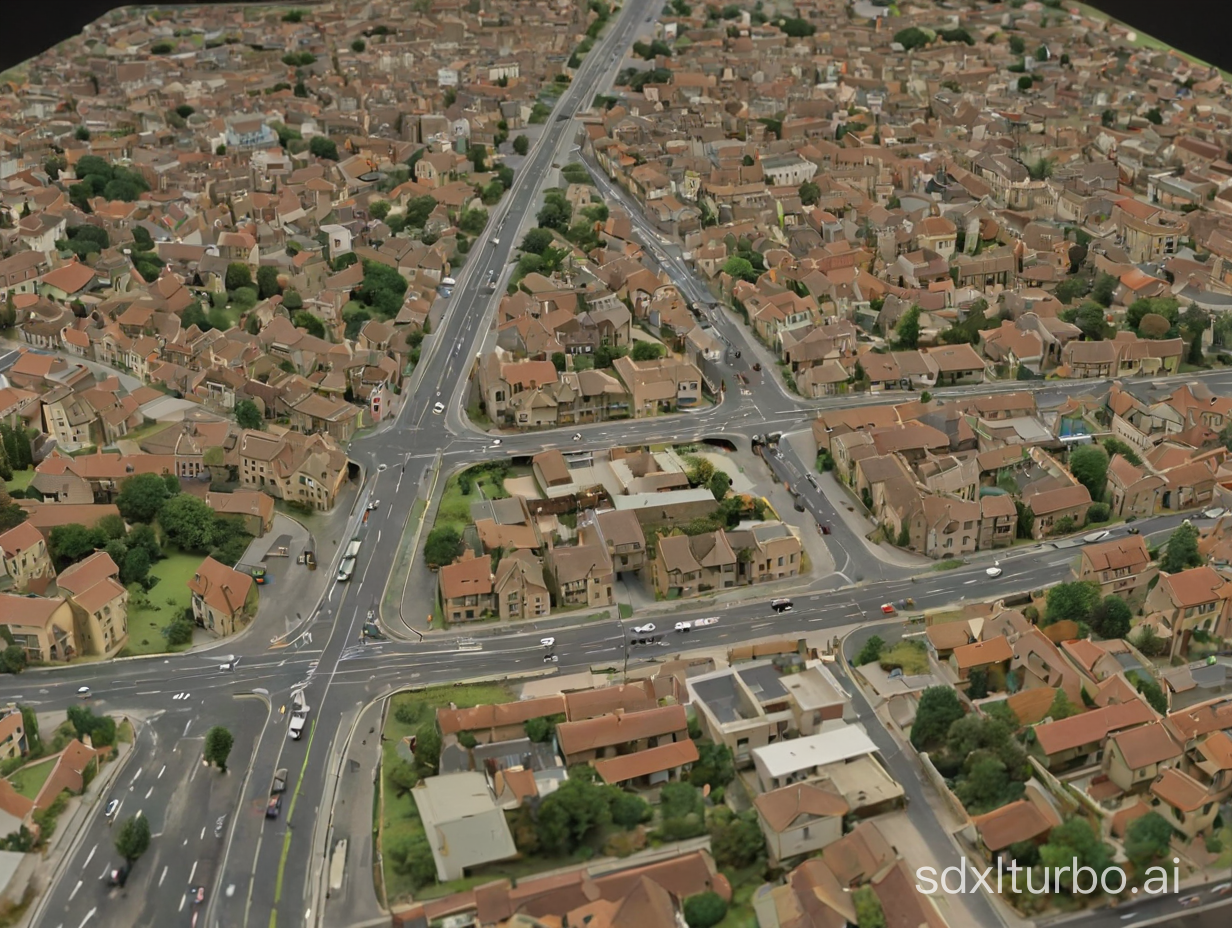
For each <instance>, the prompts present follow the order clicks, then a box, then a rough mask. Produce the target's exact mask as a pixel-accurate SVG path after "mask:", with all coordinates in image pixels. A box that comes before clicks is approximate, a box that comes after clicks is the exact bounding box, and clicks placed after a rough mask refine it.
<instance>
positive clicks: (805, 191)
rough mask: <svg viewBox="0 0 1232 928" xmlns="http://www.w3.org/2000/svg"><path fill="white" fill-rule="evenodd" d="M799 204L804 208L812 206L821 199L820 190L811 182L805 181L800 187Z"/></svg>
mask: <svg viewBox="0 0 1232 928" xmlns="http://www.w3.org/2000/svg"><path fill="white" fill-rule="evenodd" d="M797 192H798V193H799V195H800V202H801V203H803V204H804V205H805V206H813V205H814V204H816V203H817V201H818V200H820V199H821V188H820V187H818V186H817V185H816V184H815V183H813V182H812V181H811V180H806V181H805V182H804V183H802V184H801V185H800V189H799V191H797Z"/></svg>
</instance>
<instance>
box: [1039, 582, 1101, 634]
mask: <svg viewBox="0 0 1232 928" xmlns="http://www.w3.org/2000/svg"><path fill="white" fill-rule="evenodd" d="M1098 602H1099V584H1098V583H1096V582H1095V581H1094V580H1074V581H1072V582H1070V583H1058V584H1057V585H1056V586H1054V587H1052V588H1050V589H1049V590H1048V599H1047V603H1048V608H1047V610H1046V612H1045V613H1044V624H1045V625H1051V624H1052V623H1053V622H1061V621H1063V620H1066V619H1068V620H1070V621H1074V622H1087V621H1089V620H1090V618H1091V612H1092V611H1093V610H1094V609H1095V606H1096V604H1097V603H1098Z"/></svg>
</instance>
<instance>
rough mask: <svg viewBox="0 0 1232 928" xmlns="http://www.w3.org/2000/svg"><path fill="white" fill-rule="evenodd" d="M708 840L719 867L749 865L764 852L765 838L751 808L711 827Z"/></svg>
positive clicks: (736, 867) (740, 867)
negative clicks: (722, 823) (721, 823)
mask: <svg viewBox="0 0 1232 928" xmlns="http://www.w3.org/2000/svg"><path fill="white" fill-rule="evenodd" d="M710 842H711V849H712V850H713V852H714V859H715V861H716V862H717V863H718V864H719V866H720V867H733V868H735V869H742V868H744V867H750V866H752V865H753V864H754V863H756V862H757V861H758V860H759V859H760V858H761V857H763V856H764V855H765V853H766V838H765V836H764V835H763V834H762V833H761V828H760V827H758V824H757V813H756V812H753V811H752V810H750V811H747V812H745V813H744V814H742V815H738V816H736V817H735V818H733V819H732V820H731V821H729V822H727V823H726V824H724V825H721V826H718V827H715V828H712V829H711V832H710Z"/></svg>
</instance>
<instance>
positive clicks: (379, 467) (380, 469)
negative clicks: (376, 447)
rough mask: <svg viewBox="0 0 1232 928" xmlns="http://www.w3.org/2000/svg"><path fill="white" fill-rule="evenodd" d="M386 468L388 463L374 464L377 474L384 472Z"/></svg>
mask: <svg viewBox="0 0 1232 928" xmlns="http://www.w3.org/2000/svg"><path fill="white" fill-rule="evenodd" d="M388 469H389V465H388V464H378V465H377V466H376V472H377V473H378V474H383V473H385V471H386V470H388Z"/></svg>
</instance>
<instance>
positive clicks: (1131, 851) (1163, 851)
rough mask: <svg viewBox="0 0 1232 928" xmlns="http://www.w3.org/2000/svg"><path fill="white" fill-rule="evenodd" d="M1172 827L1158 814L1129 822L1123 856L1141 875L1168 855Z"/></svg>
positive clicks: (1148, 814)
mask: <svg viewBox="0 0 1232 928" xmlns="http://www.w3.org/2000/svg"><path fill="white" fill-rule="evenodd" d="M1171 843H1172V826H1171V825H1170V824H1168V820H1167V819H1166V818H1164V817H1163V816H1162V815H1160V814H1159V813H1158V812H1148V813H1147V814H1146V815H1143V816H1142V817H1140V818H1136V819H1134V820H1133V821H1132V822H1130V825H1129V829H1128V830H1127V831H1126V833H1125V855H1126V856H1127V857H1128V858H1129V859H1130V861H1131V862H1132V863H1133V865H1134V868H1135V869H1136V870H1137V871H1138V872H1139V873H1141V872H1142V871H1143V870H1144V868H1146V867H1147V866H1149V865H1150V864H1151V863H1153V862H1154V861H1156V860H1159V859H1160V858H1162V857H1164V856H1165V855H1167V854H1168V852H1169V848H1170V846H1171Z"/></svg>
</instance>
